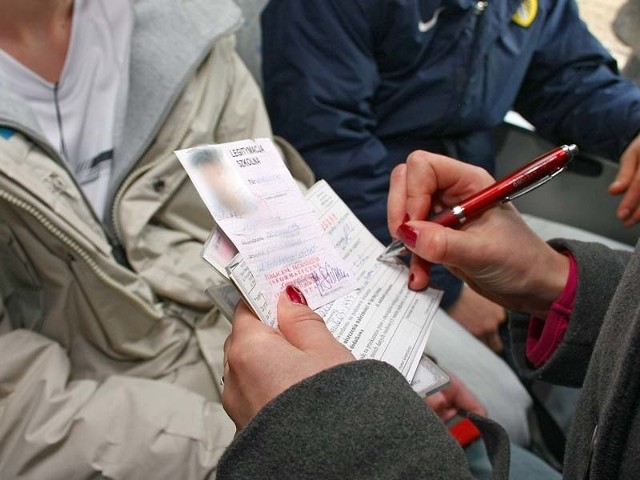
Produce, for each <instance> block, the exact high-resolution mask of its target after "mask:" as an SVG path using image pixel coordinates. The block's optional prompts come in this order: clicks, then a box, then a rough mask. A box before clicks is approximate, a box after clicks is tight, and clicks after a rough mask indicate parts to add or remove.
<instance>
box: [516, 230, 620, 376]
mask: <svg viewBox="0 0 640 480" xmlns="http://www.w3.org/2000/svg"><path fill="white" fill-rule="evenodd" d="M550 243H551V245H552V246H553V247H554V248H555V249H557V250H567V249H568V250H570V251H571V253H572V255H573V256H574V258H575V259H576V262H577V265H578V287H577V290H576V297H575V304H574V308H573V312H572V313H571V316H570V318H569V327H568V329H567V331H566V333H565V335H564V338H563V340H562V342H561V343H560V345H559V346H558V348H557V349H556V351H555V352H554V353H553V355H552V356H551V358H550V359H549V360H548V361H547V362H546V363H545V364H544V365H543V366H542V367H541V368H539V369H537V370H533V369H532V368H531V366H530V365H529V364H528V362H527V360H526V356H525V348H526V339H527V334H528V325H529V316H528V315H515V316H513V317H512V318H511V320H510V324H509V329H510V331H511V339H512V348H513V354H514V360H515V361H516V363H517V365H518V367H519V369H520V370H521V372H522V373H523V374H524V375H525V376H527V377H529V378H535V379H541V380H544V381H547V382H550V383H555V384H559V385H567V386H571V387H580V386H581V385H582V382H583V381H584V378H585V375H586V372H587V367H588V366H589V361H590V359H591V354H592V352H593V348H594V346H595V343H596V340H597V339H598V335H599V334H600V329H601V327H602V323H603V321H604V318H605V314H606V312H607V310H608V308H609V304H610V303H611V300H612V299H613V296H614V294H615V292H616V287H617V285H618V283H620V279H621V278H622V275H623V272H624V270H625V268H626V266H627V264H628V262H629V258H630V254H629V252H622V251H616V250H611V249H609V248H607V247H605V246H603V245H600V244H597V243H583V242H578V241H568V240H553V241H551V242H550Z"/></svg>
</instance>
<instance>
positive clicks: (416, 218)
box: [388, 151, 569, 318]
mask: <svg viewBox="0 0 640 480" xmlns="http://www.w3.org/2000/svg"><path fill="white" fill-rule="evenodd" d="M493 182H494V181H493V179H492V178H491V176H490V175H489V174H488V173H487V172H486V171H485V170H484V169H482V168H479V167H474V166H472V165H468V164H465V163H463V162H459V161H456V160H453V159H451V158H447V157H444V156H441V155H436V154H433V153H428V152H423V151H417V152H414V153H412V154H411V155H409V158H408V159H407V162H406V163H405V164H401V165H398V166H397V167H396V168H395V169H394V170H393V172H392V173H391V186H390V190H389V200H388V215H389V216H388V225H389V229H390V231H391V232H392V235H393V236H394V237H396V238H400V240H402V241H403V242H404V243H405V245H406V246H407V248H409V250H411V251H412V252H413V253H414V255H413V256H412V259H411V263H410V276H409V288H411V289H413V290H421V289H423V288H425V287H426V286H427V285H428V283H429V263H441V264H443V265H445V266H446V267H447V268H448V269H449V270H450V271H451V272H452V273H453V274H454V275H456V276H458V277H459V278H461V279H462V280H464V281H465V282H466V283H467V284H468V285H469V286H470V287H471V288H473V289H474V290H475V291H476V292H478V293H480V294H481V295H482V296H484V297H485V298H488V299H489V300H492V301H493V302H496V303H498V304H499V305H502V306H504V307H506V308H509V309H513V310H517V311H524V312H528V313H531V314H534V315H536V316H539V317H540V318H545V317H546V314H547V312H548V310H549V308H550V306H551V305H552V304H553V302H554V301H555V300H556V298H557V297H558V296H559V295H560V293H561V292H562V289H563V288H564V285H565V283H566V280H567V276H568V274H569V260H568V259H567V257H565V256H564V255H562V254H561V253H559V252H556V251H555V250H553V249H552V248H551V247H550V246H549V245H547V243H545V242H544V241H543V240H542V239H541V238H540V237H538V236H537V235H536V234H535V233H534V232H533V231H531V229H530V228H529V227H528V226H527V225H526V223H525V222H524V220H523V219H522V217H520V215H519V214H518V212H517V211H516V209H515V208H514V207H513V205H511V204H509V203H507V204H502V205H500V206H497V207H494V208H490V209H489V210H487V211H485V212H483V213H482V214H480V215H478V216H477V217H474V219H473V220H472V221H469V222H468V223H466V224H465V225H464V226H463V227H462V228H461V229H459V230H455V229H452V228H445V227H443V226H441V225H438V224H436V223H433V222H428V221H424V220H422V219H425V218H428V216H429V214H430V212H431V211H432V210H437V209H439V208H445V207H447V206H453V205H456V204H457V203H459V202H460V201H462V200H463V199H464V198H467V197H469V196H470V195H472V194H474V193H476V192H478V191H479V190H481V189H483V188H484V187H487V186H488V185H490V184H492V183H493Z"/></svg>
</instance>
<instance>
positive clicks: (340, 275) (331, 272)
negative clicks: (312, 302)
mask: <svg viewBox="0 0 640 480" xmlns="http://www.w3.org/2000/svg"><path fill="white" fill-rule="evenodd" d="M311 278H312V279H313V281H314V282H315V284H316V286H317V287H318V291H319V292H320V295H324V294H326V293H328V292H331V291H332V290H333V288H334V286H335V285H336V284H338V283H340V282H341V281H342V280H344V279H345V278H349V272H345V271H344V270H342V269H341V268H339V267H333V266H331V265H329V264H328V263H327V262H325V264H324V265H320V266H319V267H318V271H317V272H312V273H311Z"/></svg>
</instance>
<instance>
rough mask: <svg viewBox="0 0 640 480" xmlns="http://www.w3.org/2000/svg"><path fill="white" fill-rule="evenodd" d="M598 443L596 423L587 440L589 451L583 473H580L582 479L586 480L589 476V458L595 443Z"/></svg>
mask: <svg viewBox="0 0 640 480" xmlns="http://www.w3.org/2000/svg"><path fill="white" fill-rule="evenodd" d="M597 443H598V424H597V423H596V426H595V427H594V428H593V433H592V434H591V440H590V441H589V452H588V456H587V465H586V466H585V467H584V474H583V475H582V480H587V479H588V478H589V472H590V471H591V460H592V459H593V451H594V450H595V448H596V444H597Z"/></svg>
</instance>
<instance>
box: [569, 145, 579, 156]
mask: <svg viewBox="0 0 640 480" xmlns="http://www.w3.org/2000/svg"><path fill="white" fill-rule="evenodd" d="M567 152H568V153H570V154H571V155H575V154H577V153H578V146H577V145H576V144H575V143H572V144H571V145H569V146H567Z"/></svg>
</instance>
